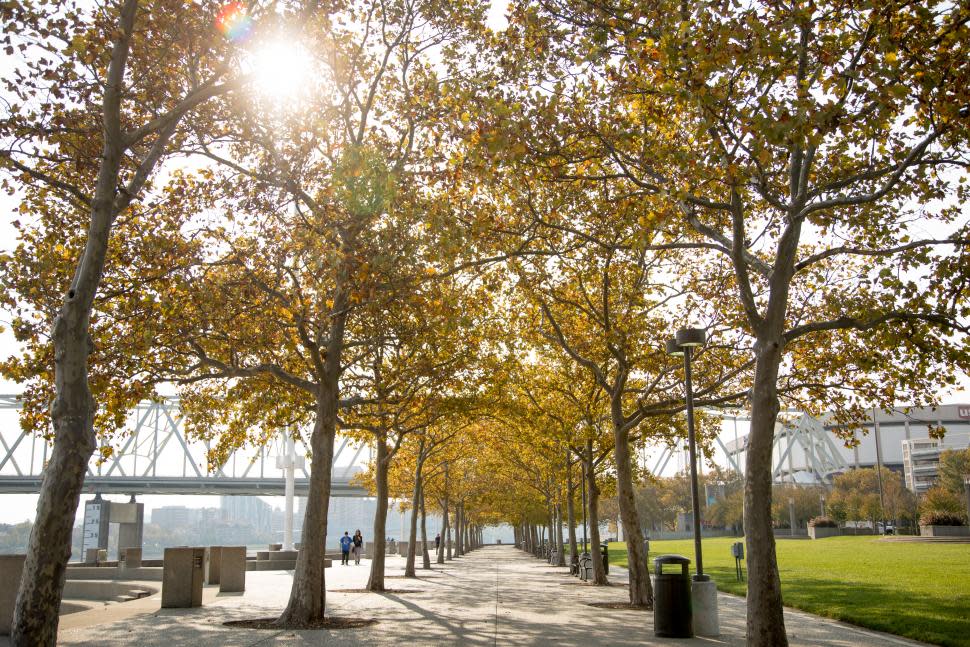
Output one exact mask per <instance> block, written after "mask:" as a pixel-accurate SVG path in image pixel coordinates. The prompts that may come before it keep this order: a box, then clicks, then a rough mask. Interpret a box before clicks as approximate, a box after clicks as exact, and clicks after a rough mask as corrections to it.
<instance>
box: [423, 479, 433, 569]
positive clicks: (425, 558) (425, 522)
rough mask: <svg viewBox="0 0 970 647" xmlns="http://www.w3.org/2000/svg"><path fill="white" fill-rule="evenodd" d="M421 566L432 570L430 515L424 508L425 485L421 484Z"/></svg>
mask: <svg viewBox="0 0 970 647" xmlns="http://www.w3.org/2000/svg"><path fill="white" fill-rule="evenodd" d="M421 568H423V569H424V570H426V571H430V570H431V556H430V555H429V554H428V515H427V514H425V509H424V485H423V484H422V485H421Z"/></svg>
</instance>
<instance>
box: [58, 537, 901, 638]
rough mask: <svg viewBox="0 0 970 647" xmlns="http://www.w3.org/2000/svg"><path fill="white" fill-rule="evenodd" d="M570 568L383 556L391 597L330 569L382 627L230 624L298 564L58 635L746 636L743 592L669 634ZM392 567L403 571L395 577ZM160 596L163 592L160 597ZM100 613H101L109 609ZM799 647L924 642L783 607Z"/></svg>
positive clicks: (269, 612)
mask: <svg viewBox="0 0 970 647" xmlns="http://www.w3.org/2000/svg"><path fill="white" fill-rule="evenodd" d="M565 570H566V569H563V568H558V567H553V566H549V565H548V564H546V563H545V562H543V561H541V560H537V559H535V558H533V557H531V556H529V555H527V554H525V553H523V552H521V551H519V550H516V549H515V548H513V547H511V546H486V547H484V548H481V549H478V550H475V551H473V552H471V553H470V554H468V555H467V556H465V557H462V558H460V559H455V560H453V561H451V562H447V563H446V564H445V565H444V566H443V567H438V568H436V569H435V570H433V571H431V572H419V575H420V577H419V579H417V580H412V579H404V578H401V577H400V576H401V575H402V574H403V571H404V559H403V558H400V557H388V574H389V576H390V577H389V578H388V580H387V586H388V589H390V590H392V591H403V590H406V591H408V592H407V593H395V592H388V593H385V594H374V593H356V592H341V589H361V588H363V586H364V584H365V583H366V580H367V574H368V568H367V566H366V564H364V563H362V564H361V566H359V567H342V566H339V565H338V566H336V567H334V568H333V569H330V571H329V572H328V573H327V576H328V577H327V588H328V595H327V604H328V609H327V613H328V615H330V614H332V616H333V617H344V618H346V617H352V618H373V619H375V620H377V624H374V625H372V626H370V627H366V628H362V629H345V630H339V631H289V630H286V631H284V630H253V629H238V628H228V627H224V626H223V624H222V623H223V622H225V621H227V620H234V619H243V618H246V619H251V618H256V617H271V616H274V615H275V614H278V613H279V611H280V609H281V608H282V607H283V606H284V605H285V604H286V599H287V595H288V593H289V589H290V583H291V578H292V573H288V572H251V573H247V582H246V584H247V586H246V588H247V591H246V593H245V594H244V595H242V596H238V595H228V594H227V595H224V596H219V595H217V594H216V589H215V588H213V589H211V590H210V589H207V595H206V604H205V606H204V607H202V608H199V609H164V610H158V609H157V602H156V605H155V608H154V609H150V608H148V607H143V608H142V611H141V615H133V616H131V617H128V618H122V619H118V620H116V621H114V622H112V623H110V624H98V625H88V626H78V625H79V624H81V623H79V622H77V621H74V620H71V619H70V618H71V616H67V617H65V619H64V620H63V621H62V623H61V625H62V626H61V631H60V635H59V640H58V642H59V643H61V644H71V645H98V646H99V647H113V646H115V645H139V647H155V646H159V647H170V646H171V645H194V646H197V647H209V646H212V647H215V646H219V647H222V646H230V645H253V644H256V643H258V644H259V645H323V644H327V645H358V644H360V645H403V644H408V645H426V644H462V645H546V644H549V645H552V644H555V645H577V646H583V647H589V646H591V645H661V644H677V645H694V644H697V645H701V644H703V645H742V644H744V625H745V609H744V600H743V599H741V598H736V597H733V596H727V595H722V596H721V601H720V603H721V623H722V625H721V626H722V636H721V637H720V638H719V639H702V638H696V639H693V640H673V639H659V638H655V637H654V635H653V614H652V613H651V612H643V611H627V610H610V609H600V608H595V607H592V606H589V604H588V603H590V602H625V601H626V599H627V594H626V589H625V584H626V579H627V576H626V571H625V570H624V569H617V568H615V567H612V568H611V569H610V579H611V581H612V582H614V583H616V584H619V586H609V587H597V586H592V585H586V584H582V583H579V582H578V581H577V580H576V579H575V578H571V577H569V576H568V575H567V574H566V573H565ZM394 576H397V577H394ZM156 598H157V596H156ZM101 617H102V618H103V617H104V614H103V613H102V615H101ZM785 622H786V626H788V627H789V638H790V640H791V642H792V644H794V645H823V646H831V647H835V646H849V645H853V646H866V645H873V646H875V645H918V644H920V643H915V642H912V641H908V640H904V639H900V638H896V637H894V636H887V635H885V634H876V633H873V632H869V631H865V630H860V629H856V628H854V627H850V626H848V625H845V624H841V623H838V622H834V621H831V620H827V619H823V618H819V617H816V616H810V615H808V614H804V613H799V612H792V611H786V617H785Z"/></svg>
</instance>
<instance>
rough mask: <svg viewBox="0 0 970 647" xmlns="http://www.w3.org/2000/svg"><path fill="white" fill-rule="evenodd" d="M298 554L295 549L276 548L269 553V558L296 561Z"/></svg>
mask: <svg viewBox="0 0 970 647" xmlns="http://www.w3.org/2000/svg"><path fill="white" fill-rule="evenodd" d="M298 554H299V553H298V551H295V550H277V551H274V552H272V553H270V558H271V559H276V560H285V561H289V560H292V561H296V556H297V555H298Z"/></svg>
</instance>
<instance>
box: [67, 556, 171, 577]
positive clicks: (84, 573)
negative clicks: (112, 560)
mask: <svg viewBox="0 0 970 647" xmlns="http://www.w3.org/2000/svg"><path fill="white" fill-rule="evenodd" d="M159 561H161V560H159ZM143 563H144V562H143ZM67 579H69V580H141V581H148V582H161V581H162V567H161V566H141V567H140V568H125V569H121V568H105V567H103V566H75V565H73V564H72V565H69V566H68V567H67Z"/></svg>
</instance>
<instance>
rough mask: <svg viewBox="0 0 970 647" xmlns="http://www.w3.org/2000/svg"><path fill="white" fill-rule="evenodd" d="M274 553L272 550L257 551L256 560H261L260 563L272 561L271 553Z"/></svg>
mask: <svg viewBox="0 0 970 647" xmlns="http://www.w3.org/2000/svg"><path fill="white" fill-rule="evenodd" d="M272 552H273V551H271V550H257V551H256V559H257V560H259V561H261V562H265V561H266V560H268V559H271V557H270V553H272Z"/></svg>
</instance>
